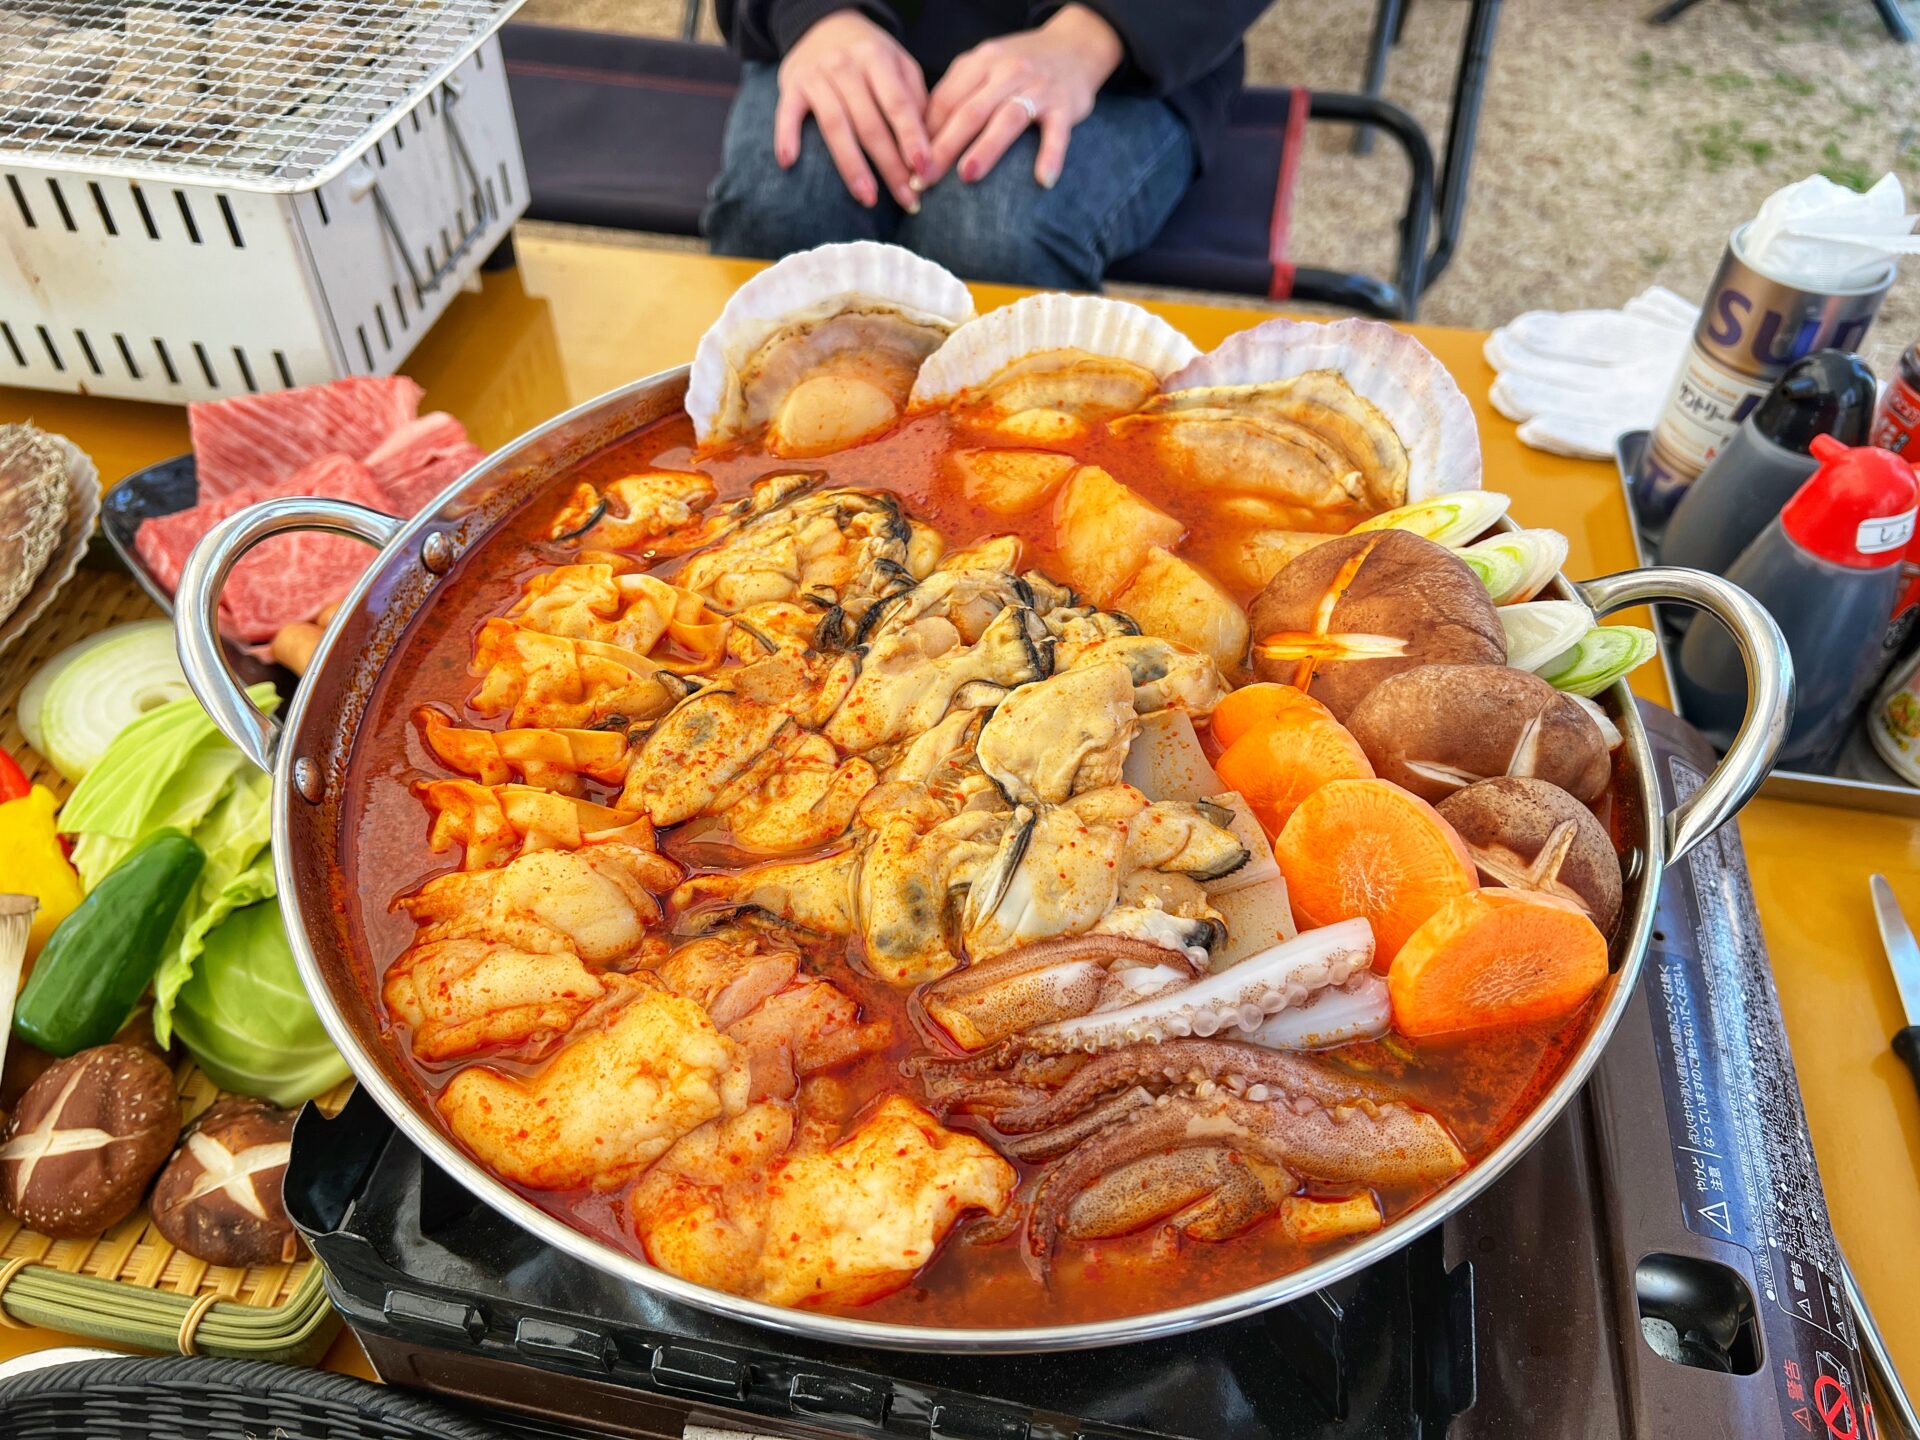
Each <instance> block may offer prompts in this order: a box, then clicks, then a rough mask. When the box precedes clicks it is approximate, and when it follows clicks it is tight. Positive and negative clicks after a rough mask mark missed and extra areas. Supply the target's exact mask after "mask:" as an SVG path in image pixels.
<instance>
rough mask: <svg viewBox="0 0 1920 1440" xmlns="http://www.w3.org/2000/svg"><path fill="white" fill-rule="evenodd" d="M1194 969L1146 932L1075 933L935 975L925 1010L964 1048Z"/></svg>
mask: <svg viewBox="0 0 1920 1440" xmlns="http://www.w3.org/2000/svg"><path fill="white" fill-rule="evenodd" d="M1198 973H1199V972H1198V971H1197V970H1196V969H1195V967H1194V966H1193V964H1192V962H1191V961H1190V960H1189V959H1188V958H1187V957H1186V956H1185V955H1184V954H1182V953H1180V952H1177V951H1170V950H1167V949H1165V948H1164V947H1162V946H1159V945H1155V944H1152V943H1150V942H1148V941H1145V940H1138V939H1133V938H1130V937H1125V936H1115V935H1094V934H1089V935H1076V936H1071V937H1064V938H1061V939H1057V940H1042V941H1039V942H1038V943H1037V944H1033V945H1023V946H1021V947H1020V948H1019V949H1017V950H1009V951H1007V952H1006V953H1005V954H1003V955H996V956H994V957H993V958H992V959H990V960H982V961H979V962H977V963H975V964H972V965H969V966H967V968H966V969H964V970H959V971H956V972H954V973H953V974H950V975H948V976H946V977H944V978H943V979H939V980H936V981H934V982H933V983H932V984H931V985H929V986H928V987H927V988H926V990H925V991H923V992H922V995H921V999H922V1002H923V1003H924V1004H925V1006H926V1010H927V1016H928V1018H929V1019H931V1020H932V1021H933V1022H934V1023H935V1024H936V1025H938V1026H939V1027H940V1028H941V1030H943V1031H944V1032H945V1033H946V1035H947V1037H948V1038H949V1039H951V1040H952V1041H953V1042H954V1043H955V1044H956V1045H958V1046H960V1047H961V1048H962V1049H963V1050H979V1049H983V1048H984V1047H986V1046H988V1045H993V1044H996V1043H997V1042H999V1041H1001V1040H1005V1039H1007V1038H1009V1037H1010V1036H1013V1035H1017V1034H1020V1033H1021V1032H1023V1031H1027V1030H1033V1029H1036V1028H1038V1027H1039V1026H1041V1025H1045V1024H1049V1023H1051V1022H1054V1021H1058V1020H1066V1019H1072V1018H1075V1017H1078V1016H1081V1015H1089V1014H1093V1013H1095V1012H1097V1011H1101V1010H1112V1009H1116V1008H1118V1007H1120V1006H1123V1005H1127V1004H1130V1003H1132V1002H1133V1001H1135V1000H1137V999H1140V998H1142V997H1143V996H1146V995H1153V994H1157V993H1159V992H1161V991H1163V990H1166V989H1169V988H1178V987H1179V986H1181V985H1184V984H1188V983H1190V982H1191V981H1192V980H1194V979H1195V978H1196V976H1197V974H1198Z"/></svg>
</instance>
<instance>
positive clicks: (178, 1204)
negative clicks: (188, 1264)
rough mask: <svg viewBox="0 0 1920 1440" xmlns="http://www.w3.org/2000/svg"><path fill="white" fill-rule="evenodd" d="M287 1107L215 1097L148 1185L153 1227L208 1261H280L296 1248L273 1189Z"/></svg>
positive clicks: (288, 1149)
mask: <svg viewBox="0 0 1920 1440" xmlns="http://www.w3.org/2000/svg"><path fill="white" fill-rule="evenodd" d="M292 1140H293V1112H292V1111H291V1110H282V1109H280V1108H279V1107H278V1106H276V1105H269V1104H267V1103H266V1102H265V1101H261V1100H241V1099H229V1100H222V1101H219V1102H218V1103H217V1104H215V1105H214V1106H212V1107H211V1108H210V1109H209V1110H208V1111H207V1112H206V1113H205V1114H204V1115H202V1116H201V1117H200V1118H199V1119H198V1120H197V1121H195V1122H194V1126H193V1129H192V1131H191V1132H190V1133H189V1134H188V1136H187V1139H186V1143H185V1144H183V1145H182V1146H181V1147H180V1149H179V1150H178V1151H177V1152H175V1154H174V1157H173V1159H172V1160H170V1161H168V1162H167V1168H166V1169H165V1170H163V1171H161V1172H160V1182H159V1184H157V1185H155V1186H154V1187H153V1201H152V1204H151V1205H150V1207H149V1208H150V1209H151V1211H152V1213H153V1224H154V1228H155V1229H156V1230H158V1231H159V1232H160V1233H161V1234H162V1235H164V1236H165V1237H166V1238H167V1239H168V1240H169V1241H170V1242H172V1243H173V1244H174V1245H175V1246H177V1247H178V1248H179V1249H181V1250H184V1251H186V1252H187V1254H189V1255H191V1256H193V1257H194V1258H195V1259H199V1260H205V1261H206V1262H207V1263H208V1264H210V1265H241V1266H245V1265H277V1264H285V1263H286V1262H287V1261H289V1260H291V1259H293V1258H294V1256H295V1255H296V1254H298V1253H299V1241H298V1240H297V1238H296V1237H295V1235H294V1230H293V1221H292V1220H291V1219H290V1218H288V1215H287V1206H286V1201H285V1200H284V1199H283V1198H282V1195H281V1186H282V1182H283V1181H284V1180H285V1179H286V1174H287V1160H288V1157H289V1156H290V1155H291V1153H292V1149H293V1146H292V1143H291V1142H292Z"/></svg>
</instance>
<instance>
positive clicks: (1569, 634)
mask: <svg viewBox="0 0 1920 1440" xmlns="http://www.w3.org/2000/svg"><path fill="white" fill-rule="evenodd" d="M1500 628H1501V629H1503V630H1505V631H1506V632H1507V664H1509V665H1511V666H1513V668H1514V669H1516V670H1533V671H1539V670H1541V669H1543V668H1545V667H1546V666H1547V665H1549V664H1550V663H1552V662H1553V661H1555V660H1557V659H1559V657H1560V656H1562V655H1564V654H1566V653H1567V652H1568V651H1569V650H1571V649H1573V647H1574V646H1576V645H1578V644H1579V643H1580V637H1581V636H1583V635H1585V634H1586V633H1587V632H1588V631H1590V630H1592V629H1593V612H1592V611H1591V610H1589V609H1587V607H1586V606H1584V605H1582V604H1580V603H1579V602H1578V601H1575V600H1532V601H1529V602H1528V603H1527V604H1525V605H1502V606H1501V607H1500Z"/></svg>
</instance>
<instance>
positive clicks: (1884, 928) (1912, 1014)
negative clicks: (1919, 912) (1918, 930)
mask: <svg viewBox="0 0 1920 1440" xmlns="http://www.w3.org/2000/svg"><path fill="white" fill-rule="evenodd" d="M1868 885H1869V887H1870V888H1871V889H1872V891H1873V918H1874V919H1875V920H1877V921H1878V922H1879V924H1880V943H1881V944H1882V945H1883V946H1885V947H1886V951H1887V964H1888V965H1889V966H1891V967H1892V969H1893V983H1894V984H1895V985H1897V986H1898V987H1899V989H1900V1008H1901V1009H1902V1010H1904V1011H1906V1014H1907V1023H1906V1024H1905V1025H1904V1026H1903V1027H1902V1028H1901V1029H1900V1030H1899V1031H1898V1032H1896V1033H1895V1035H1894V1037H1893V1053H1894V1054H1896V1055H1898V1056H1899V1057H1900V1058H1901V1059H1902V1060H1903V1061H1905V1062H1906V1066H1907V1069H1908V1070H1910V1071H1912V1072H1913V1081H1914V1084H1916V1085H1920V944H1915V943H1914V939H1913V927H1912V926H1910V925H1908V924H1907V917H1906V916H1905V915H1904V914H1902V913H1901V911H1900V902H1899V901H1898V900H1896V899H1894V898H1893V887H1892V886H1891V885H1889V884H1887V877H1886V876H1884V875H1875V876H1874V877H1873V878H1872V879H1871V880H1870V881H1868Z"/></svg>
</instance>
